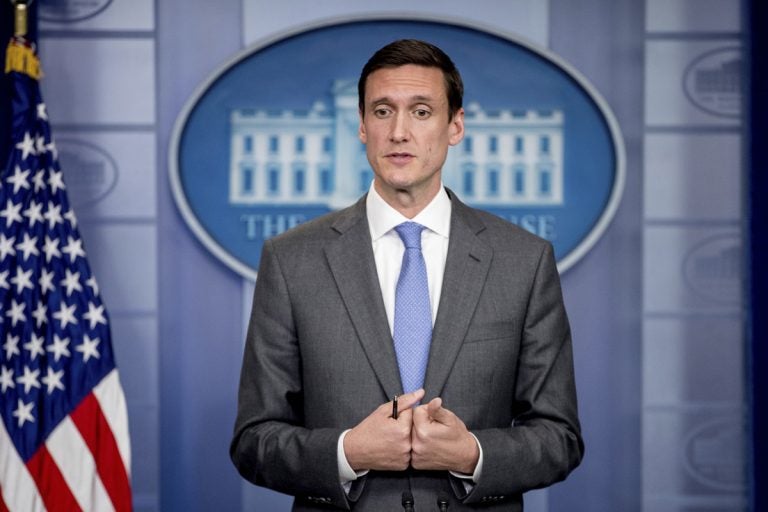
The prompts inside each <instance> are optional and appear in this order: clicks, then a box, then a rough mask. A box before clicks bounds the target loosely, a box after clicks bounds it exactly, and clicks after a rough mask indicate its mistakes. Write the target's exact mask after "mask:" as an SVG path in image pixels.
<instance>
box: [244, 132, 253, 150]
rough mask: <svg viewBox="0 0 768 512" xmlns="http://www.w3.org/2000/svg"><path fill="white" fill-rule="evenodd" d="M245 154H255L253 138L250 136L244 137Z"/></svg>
mask: <svg viewBox="0 0 768 512" xmlns="http://www.w3.org/2000/svg"><path fill="white" fill-rule="evenodd" d="M243 153H245V154H246V155H250V154H252V153H253V137H252V136H250V135H246V136H245V137H243Z"/></svg>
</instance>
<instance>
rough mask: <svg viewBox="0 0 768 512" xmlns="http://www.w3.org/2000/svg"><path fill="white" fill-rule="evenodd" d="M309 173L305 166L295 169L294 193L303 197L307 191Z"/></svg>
mask: <svg viewBox="0 0 768 512" xmlns="http://www.w3.org/2000/svg"><path fill="white" fill-rule="evenodd" d="M306 181H307V171H306V169H305V168H304V166H299V167H296V168H294V169H293V193H294V194H296V195H303V194H304V192H305V191H306V189H307V184H306Z"/></svg>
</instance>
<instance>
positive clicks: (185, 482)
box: [4, 0, 747, 512]
mask: <svg viewBox="0 0 768 512" xmlns="http://www.w3.org/2000/svg"><path fill="white" fill-rule="evenodd" d="M38 4H39V5H38V7H39V16H40V25H39V28H40V53H41V58H42V64H43V69H44V71H45V73H46V76H45V78H44V79H43V82H42V87H43V96H44V97H45V98H46V103H47V104H48V110H49V117H50V120H51V123H52V125H53V129H54V134H55V136H56V138H57V145H58V147H59V151H60V159H61V163H62V167H63V168H64V170H65V179H66V180H67V183H68V185H69V187H70V199H71V201H72V203H73V207H74V208H75V209H76V211H77V214H78V217H79V219H80V223H81V232H82V235H83V238H84V239H85V243H86V246H87V247H88V253H89V257H90V259H91V264H92V266H93V267H94V272H95V273H96V274H97V275H99V276H100V277H99V279H100V282H101V288H102V295H103V298H104V301H105V303H106V305H107V307H108V308H109V311H110V316H111V320H112V329H113V344H114V348H115V352H116V356H115V357H116V360H117V363H118V365H119V367H120V369H121V375H122V380H123V386H124V388H125V394H126V398H127V402H128V409H129V418H130V423H131V425H130V426H131V428H130V431H131V437H132V447H133V470H132V479H133V483H132V488H133V493H134V506H135V508H136V510H145V511H157V510H185V511H195V510H200V511H202V510H233V511H234V510H288V508H289V503H290V500H289V499H287V498H286V497H284V496H281V495H278V494H276V493H272V492H270V491H266V490H263V489H259V488H256V487H253V486H251V485H250V484H247V483H245V482H243V481H242V480H241V479H240V478H239V477H238V475H237V474H236V472H235V470H234V468H233V467H232V465H231V463H230V462H229V457H228V443H229V439H230V435H231V432H232V424H233V420H234V415H235V407H236V388H237V380H238V375H239V369H240V358H241V354H242V343H243V338H244V325H245V321H246V318H247V314H248V310H249V307H250V292H251V290H252V286H253V283H252V281H251V280H250V279H248V278H244V277H242V276H241V275H240V274H238V273H237V272H235V271H233V270H232V268H231V266H230V265H227V264H226V262H223V261H222V260H221V259H220V257H219V256H220V254H216V253H215V251H213V252H212V251H211V250H210V246H209V244H206V243H204V242H202V241H199V238H198V237H199V233H196V232H195V229H194V228H193V227H190V225H189V224H188V222H187V221H188V219H186V220H185V215H184V214H183V208H184V207H180V206H179V205H177V204H176V202H175V201H174V195H173V193H172V190H171V188H172V185H171V184H172V179H171V178H169V161H174V159H175V158H176V155H175V154H174V151H175V150H178V149H179V148H178V146H177V144H178V135H179V132H178V126H177V130H176V131H174V126H175V125H176V123H177V122H178V120H179V119H180V118H183V117H184V115H185V114H188V113H189V109H191V108H193V105H195V104H196V101H198V100H199V101H202V100H203V95H201V92H202V91H203V90H204V88H205V87H206V86H207V85H210V84H211V83H212V80H213V79H214V78H215V77H216V76H217V73H220V72H221V70H222V69H223V68H224V66H225V65H226V64H227V63H230V64H231V63H232V62H233V61H234V59H235V58H236V55H238V52H241V51H243V49H245V48H248V47H252V48H260V47H263V46H265V44H266V42H279V41H281V40H282V38H284V37H287V36H289V35H296V34H301V33H302V32H305V31H309V30H312V29H314V28H317V27H319V26H331V25H334V24H338V23H344V22H357V21H361V20H369V19H379V20H381V19H382V16H384V15H387V16H389V17H393V18H397V19H399V20H408V19H412V20H413V19H418V20H420V21H425V20H429V19H434V20H435V21H438V22H440V23H448V24H451V23H453V24H454V25H456V26H460V27H465V28H468V29H471V30H472V31H479V32H480V33H482V32H487V33H492V34H494V35H495V36H499V37H502V38H503V36H504V35H506V36H508V39H514V40H520V41H525V42H526V44H530V45H531V46H534V47H536V48H541V49H543V50H545V51H546V52H551V55H553V56H554V58H555V59H557V60H558V61H562V62H563V63H565V64H566V65H567V67H568V69H572V70H573V71H574V73H575V74H576V75H578V76H579V77H580V79H581V78H583V79H584V81H585V83H586V84H588V88H589V89H590V90H593V91H594V92H595V97H598V98H599V101H600V102H604V104H605V107H606V111H608V112H610V114H609V117H610V118H612V120H613V121H615V123H616V126H615V128H616V129H617V132H616V133H620V141H619V142H621V144H622V149H621V151H623V153H622V155H623V157H625V158H624V167H623V178H622V183H621V192H622V193H621V194H620V195H619V196H618V198H617V202H616V204H615V205H614V207H615V208H614V211H612V212H611V213H612V215H611V216H610V219H608V220H609V221H610V222H606V224H605V226H604V227H605V228H606V229H604V230H600V233H599V236H597V235H596V237H595V238H594V240H593V242H594V243H593V244H591V245H590V247H589V250H587V251H585V252H584V254H583V256H581V257H580V259H578V261H575V262H573V263H572V264H571V265H570V266H569V268H568V269H567V270H566V271H565V272H564V274H563V276H562V279H563V287H564V293H565V299H566V303H567V304H566V305H567V307H568V312H569V316H570V319H571V322H572V328H573V335H574V351H575V363H576V375H577V386H578V392H579V407H580V416H581V419H582V424H583V429H584V437H585V442H586V447H587V448H586V450H587V451H586V457H585V459H584V462H583V463H582V465H581V466H580V467H579V468H578V469H577V470H576V471H575V472H574V473H573V474H572V475H571V477H570V478H569V479H568V480H567V481H566V482H564V483H561V484H558V485H555V486H554V487H552V488H550V489H548V490H544V491H538V492H535V493H531V494H530V495H528V496H527V501H526V510H529V511H534V512H535V511H589V512H595V511H598V512H601V511H605V512H613V511H616V510H643V511H654V512H656V511H662V512H665V511H670V512H671V511H689V510H711V511H720V510H722V511H726V510H728V511H733V510H745V509H746V495H747V486H746V484H747V474H746V469H745V468H746V455H745V451H744V448H743V447H744V445H745V444H744V443H745V441H746V439H747V436H746V433H745V432H746V431H745V421H746V408H745V403H746V401H745V391H744V389H745V386H744V382H745V376H744V369H743V368H744V358H745V353H744V340H743V317H744V310H745V307H746V305H745V304H744V303H743V301H742V300H741V297H742V294H741V290H742V288H741V287H742V283H743V268H742V265H741V261H742V254H743V246H744V240H743V236H742V235H743V233H742V230H741V225H742V221H743V213H742V211H743V205H742V199H741V197H742V193H743V190H742V188H743V187H742V183H743V174H742V150H741V144H742V140H743V134H744V132H743V130H744V127H743V123H742V119H743V112H742V111H741V83H740V81H741V79H742V72H741V70H742V61H743V59H744V58H746V57H745V53H744V49H743V46H742V34H741V22H742V15H743V14H742V11H741V3H740V2H739V1H738V0H645V1H642V0H583V1H579V2H573V1H571V0H504V1H502V0H494V1H492V0H487V1H484V2H466V1H458V0H449V1H446V0H442V1H437V0H428V1H423V2H419V3H418V4H414V3H413V2H407V1H400V0H396V1H392V2H389V3H388V4H387V5H386V6H385V5H382V4H381V3H379V2H376V3H373V2H371V3H368V2H359V1H352V0H334V1H328V2H308V1H306V2H305V1H298V0H289V1H284V2H280V3H278V4H275V3H274V2H268V1H266V0H220V1H217V2H206V1H202V0H200V1H197V0H196V1H192V2H190V1H189V0H162V1H154V0H101V1H92V2H78V1H75V0H57V1H53V0H48V1H46V0H38ZM4 21H5V20H4ZM398 30H400V29H398ZM386 35H387V34H386V33H383V34H382V35H381V37H382V38H385V37H386ZM399 35H400V32H398V36H399ZM412 36H414V37H418V36H419V33H418V31H415V32H414V33H413V34H412ZM385 42H386V41H385ZM251 45H253V46H251ZM456 45H457V48H460V47H461V43H460V42H457V43H456ZM467 46H468V45H467ZM349 50H350V53H353V50H354V48H352V47H350V48H349ZM461 58H463V59H468V60H467V62H473V61H472V60H471V59H472V54H471V53H468V54H466V55H461ZM362 63H363V62H362V61H360V62H359V63H356V64H357V67H355V69H356V70H357V69H359V66H361V65H362ZM296 65H297V63H296V62H294V61H292V60H291V59H286V60H285V61H284V62H282V63H279V65H277V66H276V67H274V68H273V69H272V71H271V73H273V74H274V73H284V72H286V69H291V68H292V67H295V66H296ZM478 67H479V68H482V65H479V66H478ZM484 73H485V76H484V79H485V80H487V81H493V80H495V79H497V78H498V79H502V78H503V79H505V80H506V79H508V77H507V75H506V70H505V69H493V68H491V69H485V70H484ZM273 76H274V75H270V74H269V73H266V72H264V73H263V74H255V75H253V76H251V77H250V80H252V81H253V88H254V89H256V90H262V89H263V90H267V91H269V84H270V80H271V78H272V77H273ZM348 78H352V79H354V78H356V77H355V76H349V77H348ZM304 79H305V80H306V81H307V82H308V83H309V82H311V81H312V76H307V77H305V78H304ZM521 79H522V78H521ZM312 85H314V84H312ZM329 85H330V84H324V85H322V87H320V89H323V88H325V89H326V90H327V89H328V86H329ZM481 85H487V84H479V85H478V88H479V87H480V86H481ZM225 93H226V91H225ZM472 94H473V91H471V90H469V89H468V91H467V95H468V96H471V95H472ZM226 98H227V97H226V94H224V99H223V100H222V104H221V105H222V108H226V109H229V111H228V112H227V113H226V115H230V114H231V112H233V111H237V109H242V108H244V105H242V104H239V103H237V102H236V101H234V100H233V101H231V102H230V103H227V99H226ZM257 99H258V98H257ZM319 99H323V98H322V97H321V98H319ZM325 99H329V98H325ZM302 101H304V99H303V97H302ZM520 102H521V99H520V98H518V97H511V98H504V105H510V106H518V104H519V103H520ZM248 106H250V107H253V108H264V109H270V108H279V109H282V108H286V106H285V105H283V104H279V105H272V104H269V102H263V104H262V103H258V101H255V102H252V104H251V105H245V107H248ZM490 106H493V105H490ZM534 106H535V107H541V105H534ZM291 108H294V109H299V108H302V107H300V106H292V107H291ZM303 108H305V109H311V108H312V104H311V102H310V103H309V104H307V105H306V106H304V107H303ZM570 119H571V118H566V119H565V124H564V126H563V133H564V134H566V135H565V137H566V138H565V141H566V142H565V143H566V148H567V149H566V151H565V152H564V153H563V154H564V155H565V158H566V160H567V161H566V163H565V164H563V165H564V166H563V169H565V170H566V179H569V178H568V175H567V173H568V169H569V168H571V167H569V166H575V167H572V168H574V169H577V168H579V166H578V165H576V163H578V164H579V165H582V166H584V168H589V165H590V160H589V159H590V157H591V156H594V155H596V153H595V151H593V149H594V147H593V146H592V145H591V143H590V142H583V143H581V144H580V145H579V147H577V148H576V149H578V151H575V152H574V151H573V150H574V148H573V147H572V146H567V144H569V142H568V141H569V140H571V142H570V144H573V141H574V140H576V139H573V138H571V139H569V138H568V137H569V136H568V135H567V134H568V130H569V129H571V127H570V126H569V125H568V123H569V122H570ZM609 124H610V123H609ZM606 126H608V125H606ZM235 127H236V126H235V124H225V125H223V128H221V127H216V129H215V131H213V132H212V133H210V137H211V139H215V138H217V137H230V136H231V132H226V133H221V130H225V131H226V130H233V129H235ZM201 141H202V139H201ZM617 151H619V150H618V149H617ZM616 155H618V153H616V154H615V155H614V156H616ZM229 156H231V155H227V154H225V155H224V156H223V157H222V158H221V161H219V162H216V161H215V160H214V161H213V162H212V163H208V162H206V165H207V166H208V167H207V168H206V169H205V171H206V172H208V173H209V175H210V180H211V185H212V187H218V186H221V185H222V184H225V183H227V180H228V179H229V177H230V175H231V174H230V173H231V162H230V161H229V160H228V158H229ZM574 158H576V159H583V160H579V161H578V162H574V160H573V159H574ZM568 159H571V160H568ZM584 172H586V171H584ZM579 176H581V175H580V174H578V173H577V171H573V173H572V175H571V177H570V179H574V177H576V181H578V177H579ZM451 179H453V178H451ZM459 183H460V184H461V182H459ZM565 183H566V185H567V183H568V182H567V181H566V182H565ZM577 186H578V185H577ZM582 186H583V185H582ZM592 192H593V189H592V188H589V187H587V188H586V189H585V190H584V194H589V193H592ZM582 196H583V194H582V195H580V196H579V197H582ZM565 197H567V196H565ZM576 199H578V198H574V200H576ZM619 199H620V201H619ZM566 202H568V201H566ZM204 203H205V201H203V202H202V203H200V204H198V205H197V206H196V208H203V209H204V208H205V204H204ZM246 224H247V223H246ZM282 227H284V226H281V225H275V226H274V227H273V229H274V230H275V231H279V230H280V229H282ZM545 234H546V232H545ZM550 234H551V233H550Z"/></svg>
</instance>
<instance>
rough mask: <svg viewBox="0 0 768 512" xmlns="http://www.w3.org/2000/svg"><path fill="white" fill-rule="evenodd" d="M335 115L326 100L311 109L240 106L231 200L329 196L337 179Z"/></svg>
mask: <svg viewBox="0 0 768 512" xmlns="http://www.w3.org/2000/svg"><path fill="white" fill-rule="evenodd" d="M333 121H334V120H333V117H332V116H331V114H330V113H329V112H328V111H327V109H326V107H325V106H324V105H323V104H322V103H320V102H318V103H315V104H314V105H313V106H312V108H311V109H310V110H307V111H288V110H285V111H279V112H272V111H267V110H255V109H239V110H234V111H233V112H232V114H231V119H230V125H231V132H232V136H231V141H230V155H231V156H230V190H229V200H230V203H232V204H244V205H247V204H257V203H269V204H290V203H308V202H309V203H314V202H321V201H323V198H324V197H325V196H328V195H330V194H331V193H332V191H333V187H334V181H335V180H334V173H333V146H334V141H333Z"/></svg>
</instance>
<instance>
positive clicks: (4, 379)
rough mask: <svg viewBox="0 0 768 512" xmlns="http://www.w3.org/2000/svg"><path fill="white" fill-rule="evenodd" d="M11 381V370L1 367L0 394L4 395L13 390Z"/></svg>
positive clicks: (13, 385) (13, 384)
mask: <svg viewBox="0 0 768 512" xmlns="http://www.w3.org/2000/svg"><path fill="white" fill-rule="evenodd" d="M15 387H16V383H15V382H14V381H13V369H11V368H6V367H5V366H3V367H2V368H0V392H2V393H5V392H6V390H8V389H9V388H15Z"/></svg>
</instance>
